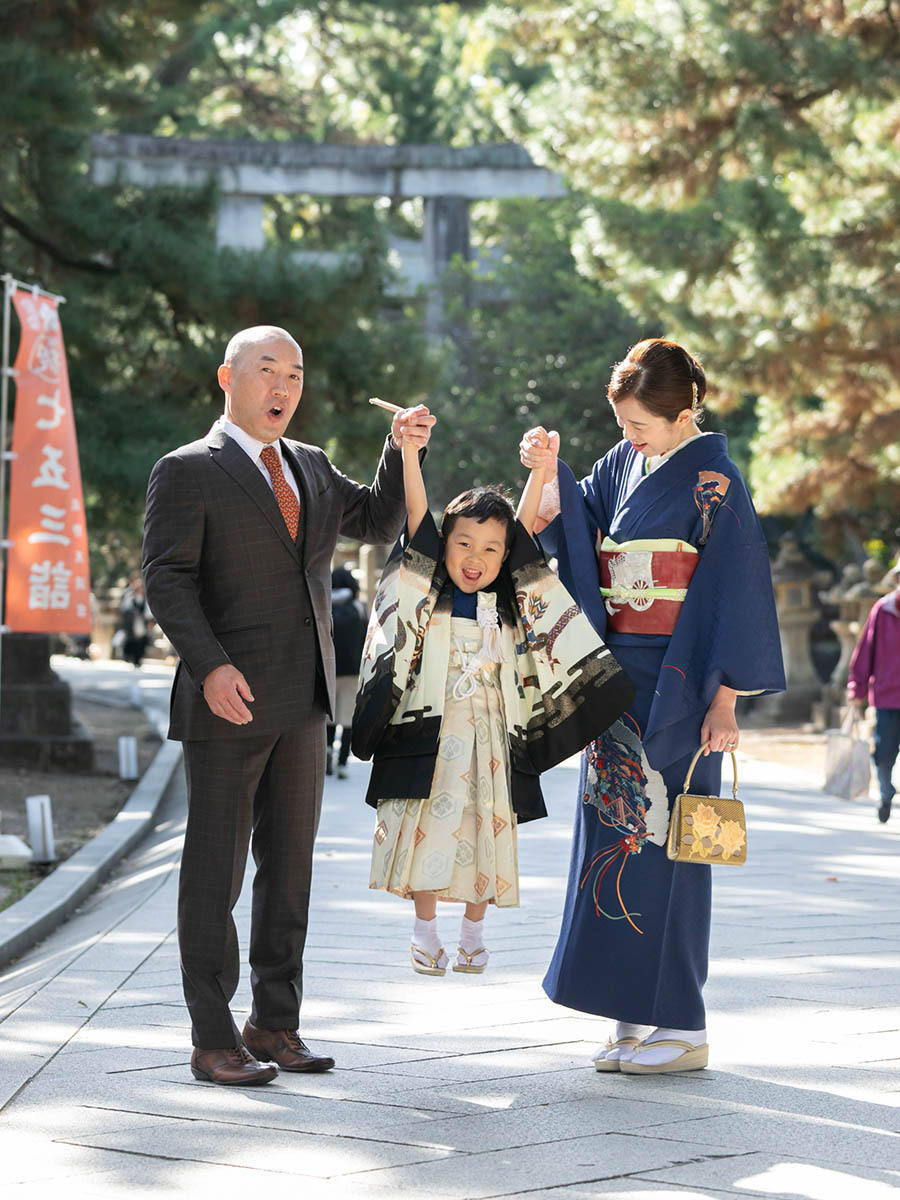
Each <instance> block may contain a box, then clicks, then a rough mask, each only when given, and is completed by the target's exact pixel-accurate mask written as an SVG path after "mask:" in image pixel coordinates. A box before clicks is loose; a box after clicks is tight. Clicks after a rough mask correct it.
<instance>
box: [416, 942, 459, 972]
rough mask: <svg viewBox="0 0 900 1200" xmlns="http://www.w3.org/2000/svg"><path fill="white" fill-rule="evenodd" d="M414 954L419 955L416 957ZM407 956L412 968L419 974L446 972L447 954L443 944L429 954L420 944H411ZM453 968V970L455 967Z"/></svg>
mask: <svg viewBox="0 0 900 1200" xmlns="http://www.w3.org/2000/svg"><path fill="white" fill-rule="evenodd" d="M416 955H419V957H418V958H417V957H416ZM409 957H410V961H411V962H412V969H413V970H414V971H416V972H417V973H418V974H419V975H446V974H447V955H446V954H445V953H444V947H443V946H441V948H440V950H438V952H437V954H429V953H428V951H427V950H423V949H422V948H421V946H416V945H415V944H413V945H411V946H410V948H409ZM453 970H454V971H455V970H456V967H454V968H453Z"/></svg>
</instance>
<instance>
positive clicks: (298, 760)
mask: <svg viewBox="0 0 900 1200" xmlns="http://www.w3.org/2000/svg"><path fill="white" fill-rule="evenodd" d="M184 761H185V772H186V775H187V789H188V820H187V830H186V833H185V839H184V850H183V852H182V857H181V875H180V879H179V890H178V943H179V950H180V954H181V974H182V984H183V987H184V996H185V1001H186V1002H187V1007H188V1011H189V1012H190V1015H191V1024H192V1030H191V1033H192V1040H193V1044H194V1045H195V1046H197V1047H199V1048H200V1049H204V1050H211V1049H217V1048H220V1047H226V1046H239V1045H240V1044H241V1036H240V1032H239V1031H238V1028H237V1026H236V1024H235V1022H234V1018H233V1017H232V1015H231V1010H230V1007H229V1005H230V1002H231V999H232V997H233V996H234V993H235V991H236V990H237V985H238V981H239V978H240V955H239V949H238V937H237V930H236V927H235V924H234V918H233V916H232V911H233V909H234V906H235V904H236V903H237V900H238V897H239V896H240V893H241V886H242V884H243V880H244V871H245V867H246V863H247V851H248V846H249V845H251V844H252V850H253V860H254V862H255V864H256V874H255V876H254V879H253V903H252V916H251V927H250V955H249V957H250V968H251V985H252V990H253V1007H252V1010H251V1013H250V1020H251V1021H252V1023H253V1024H254V1025H256V1026H257V1027H258V1028H260V1029H297V1028H298V1026H299V1019H300V1000H301V997H302V991H303V948H304V945H305V942H306V928H307V916H308V909H309V894H310V884H311V878H312V856H313V843H314V841H315V836H316V830H317V828H318V824H319V815H320V812H321V807H322V787H323V784H324V777H325V714H324V712H316V711H313V712H311V713H309V714H307V715H306V717H305V720H304V722H303V724H302V726H300V727H298V728H297V729H291V730H288V731H287V732H284V733H281V734H274V735H271V736H262V737H252V736H241V737H235V738H213V739H210V740H205V741H186V742H185V743H184Z"/></svg>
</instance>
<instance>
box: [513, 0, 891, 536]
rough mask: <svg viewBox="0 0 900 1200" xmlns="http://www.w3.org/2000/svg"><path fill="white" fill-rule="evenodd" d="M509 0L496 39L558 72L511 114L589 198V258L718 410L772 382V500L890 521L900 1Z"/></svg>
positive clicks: (763, 417) (768, 408) (767, 484)
mask: <svg viewBox="0 0 900 1200" xmlns="http://www.w3.org/2000/svg"><path fill="white" fill-rule="evenodd" d="M517 9H518V11H517V12H513V11H512V10H511V8H510V6H500V7H499V9H498V10H497V11H496V12H495V13H494V32H495V36H496V37H497V38H498V39H499V40H501V41H502V42H503V44H505V45H506V47H507V48H508V51H509V53H510V54H512V55H515V56H517V57H518V61H519V62H520V63H532V64H541V65H543V66H544V67H545V68H548V73H547V74H546V75H545V77H544V79H543V81H542V82H541V84H540V85H539V86H537V87H536V88H532V89H531V90H530V91H528V92H523V93H522V94H520V95H517V96H515V101H517V102H513V100H511V101H510V103H509V105H508V109H507V113H508V116H507V119H506V128H507V130H508V132H509V133H510V135H512V136H517V137H519V138H522V139H525V140H526V141H527V142H528V144H530V145H531V146H532V147H533V148H534V150H535V153H536V154H539V155H541V156H542V158H543V159H544V160H545V161H547V162H548V163H549V164H550V165H557V164H558V165H560V166H562V168H563V169H564V170H565V171H566V172H567V173H568V175H569V177H570V178H571V179H572V180H573V181H574V182H575V183H576V184H577V185H578V186H580V187H582V188H584V189H585V191H586V192H588V194H589V195H591V197H592V202H591V207H592V210H593V211H592V213H591V215H590V216H589V217H588V219H587V220H586V221H585V222H584V225H583V228H582V231H581V235H580V251H579V252H580V260H581V262H582V263H583V264H584V265H585V267H586V268H587V269H591V270H593V271H594V272H596V275H597V277H598V279H600V280H602V281H604V282H606V283H607V284H608V285H609V286H610V287H612V288H613V289H614V290H615V291H616V292H617V294H618V295H619V296H620V297H621V298H622V299H623V301H624V302H625V303H626V305H627V306H628V308H629V309H630V310H631V311H632V313H633V314H634V315H635V316H636V317H637V318H638V319H643V320H647V319H653V318H655V319H658V320H659V321H660V322H661V323H662V324H663V325H664V327H665V329H666V331H667V332H668V333H669V334H670V335H671V336H675V337H680V338H682V339H683V340H685V341H686V342H687V343H688V345H689V346H690V347H691V349H692V350H694V351H695V352H697V353H698V354H699V355H700V356H701V357H702V358H703V359H704V361H705V364H706V367H707V371H708V375H709V377H710V380H711V383H712V392H711V395H710V403H711V405H712V406H714V407H718V408H719V410H720V411H721V412H722V414H723V416H726V415H727V414H728V413H729V411H730V410H733V406H734V405H735V404H736V403H737V402H738V400H739V398H740V397H741V396H745V395H748V394H750V395H757V396H758V397H759V405H758V413H759V431H758V435H757V437H756V439H755V440H754V443H753V446H752V454H753V468H752V470H751V478H752V482H753V486H754V489H755V495H756V499H757V501H758V502H759V504H760V506H761V507H762V508H764V509H768V510H775V511H788V512H802V511H804V510H805V509H807V508H808V507H809V506H811V505H814V506H815V507H816V509H817V511H818V512H819V514H820V515H821V516H823V517H825V518H828V519H831V520H834V521H843V520H845V519H846V520H849V522H850V523H851V524H852V525H854V526H857V527H858V528H859V529H860V530H861V531H866V532H868V529H867V526H871V524H872V523H873V522H875V523H876V524H878V525H879V526H880V527H882V528H886V527H887V525H888V524H891V523H892V522H893V521H895V519H896V513H897V511H898V509H900V482H898V480H900V450H898V443H900V385H898V379H900V349H898V347H900V342H898V339H897V328H898V316H900V295H898V290H897V284H896V280H897V276H896V263H897V261H898V255H900V188H898V187H897V176H898V160H897V152H896V146H897V130H898V128H900V125H898V122H900V89H898V82H900V11H898V9H897V5H896V3H893V2H891V0H889V2H887V3H871V2H870V0H842V2H840V3H838V2H837V0H834V2H829V0H824V2H823V0H808V2H807V0H748V2H747V3H745V4H743V5H741V6H740V7H739V8H735V7H734V6H733V5H731V4H726V3H724V2H720V0H681V2H680V3H674V2H673V3H659V2H658V0H629V2H628V3H626V2H624V0H605V2H604V3H601V4H600V5H598V4H596V3H587V0H583V2H582V0H574V2H572V3H569V4H567V5H565V6H551V7H549V8H548V7H547V6H543V5H537V4H525V5H521V6H517ZM810 397H816V398H817V401H816V403H814V404H811V403H810V402H809V398H810ZM872 510H875V511H874V512H873V511H872Z"/></svg>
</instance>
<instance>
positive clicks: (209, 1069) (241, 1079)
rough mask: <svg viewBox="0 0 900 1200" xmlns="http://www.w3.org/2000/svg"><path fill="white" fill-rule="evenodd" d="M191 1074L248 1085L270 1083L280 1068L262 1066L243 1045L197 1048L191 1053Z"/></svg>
mask: <svg viewBox="0 0 900 1200" xmlns="http://www.w3.org/2000/svg"><path fill="white" fill-rule="evenodd" d="M191 1074H192V1075H193V1076H194V1078H195V1079H205V1080H207V1081H208V1082H209V1083H222V1084H224V1085H225V1086H226V1087H228V1086H231V1087H236V1086H238V1085H243V1086H245V1087H246V1086H247V1085H248V1084H249V1085H251V1086H252V1085H254V1084H257V1083H269V1081H270V1080H272V1079H274V1078H275V1076H276V1075H277V1074H278V1068H277V1067H262V1066H260V1064H259V1063H258V1062H257V1061H256V1059H255V1058H254V1057H253V1055H252V1054H248V1053H247V1051H246V1050H245V1049H244V1047H243V1046H227V1047H226V1048H225V1049H224V1050H195V1051H194V1053H193V1054H192V1055H191Z"/></svg>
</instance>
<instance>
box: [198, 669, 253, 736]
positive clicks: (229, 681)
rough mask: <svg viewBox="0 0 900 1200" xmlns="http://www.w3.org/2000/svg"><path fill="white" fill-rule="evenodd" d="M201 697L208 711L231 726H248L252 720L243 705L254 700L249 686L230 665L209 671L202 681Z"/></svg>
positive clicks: (248, 710)
mask: <svg viewBox="0 0 900 1200" xmlns="http://www.w3.org/2000/svg"><path fill="white" fill-rule="evenodd" d="M203 696H204V699H205V700H206V703H207V704H208V705H209V711H210V712H211V713H213V714H214V715H215V716H217V717H221V718H222V719H223V720H224V721H230V722H231V724H232V725H249V724H250V722H251V721H252V720H253V713H252V712H251V711H250V709H249V708H248V707H247V705H246V704H245V703H244V701H245V700H250V701H252V700H253V699H254V696H253V693H252V692H251V691H250V684H249V683H248V682H247V680H246V679H245V678H244V676H243V675H242V674H241V673H240V671H239V670H238V669H237V667H233V666H232V665H231V663H225V664H224V666H221V667H216V669H215V670H214V671H210V673H209V674H208V675H207V677H206V678H205V679H204V680H203Z"/></svg>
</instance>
